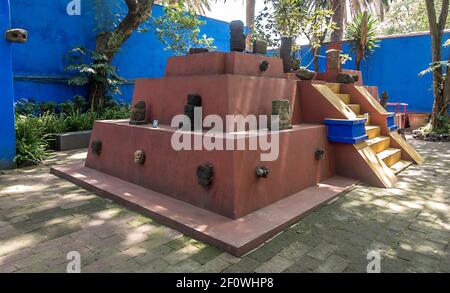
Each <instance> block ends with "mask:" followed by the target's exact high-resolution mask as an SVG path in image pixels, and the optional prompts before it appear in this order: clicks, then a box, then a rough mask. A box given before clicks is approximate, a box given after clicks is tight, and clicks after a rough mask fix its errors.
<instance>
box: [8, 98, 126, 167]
mask: <svg viewBox="0 0 450 293" xmlns="http://www.w3.org/2000/svg"><path fill="white" fill-rule="evenodd" d="M77 100H78V101H77ZM85 106H86V105H85V103H81V101H80V100H79V99H77V98H76V99H74V101H69V102H65V103H61V104H55V103H35V102H33V101H25V100H24V101H21V102H19V103H17V104H16V140H17V147H16V152H17V155H16V157H15V162H16V164H17V165H18V166H28V165H34V164H38V163H40V162H42V161H43V160H44V159H45V158H46V157H47V155H48V149H51V148H52V147H53V146H54V142H55V138H56V136H57V135H58V134H60V133H65V132H74V131H84V130H91V129H92V127H93V125H94V122H95V121H96V120H113V119H125V118H129V117H130V115H131V106H130V105H127V104H121V103H117V102H112V103H111V104H110V106H109V107H108V108H105V109H104V110H102V111H101V112H98V113H97V112H91V111H87V112H83V111H82V109H83V107H85ZM44 110H46V111H44Z"/></svg>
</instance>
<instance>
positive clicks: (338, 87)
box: [327, 83, 341, 94]
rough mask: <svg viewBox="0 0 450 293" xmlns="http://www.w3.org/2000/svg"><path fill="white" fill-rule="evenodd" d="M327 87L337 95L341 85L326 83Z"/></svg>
mask: <svg viewBox="0 0 450 293" xmlns="http://www.w3.org/2000/svg"><path fill="white" fill-rule="evenodd" d="M327 86H328V87H329V88H330V89H331V91H332V92H333V93H335V94H339V93H340V92H341V84H340V83H327Z"/></svg>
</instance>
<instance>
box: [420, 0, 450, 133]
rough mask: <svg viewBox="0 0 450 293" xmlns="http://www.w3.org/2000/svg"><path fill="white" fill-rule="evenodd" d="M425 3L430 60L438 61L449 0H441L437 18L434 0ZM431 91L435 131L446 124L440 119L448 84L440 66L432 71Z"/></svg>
mask: <svg viewBox="0 0 450 293" xmlns="http://www.w3.org/2000/svg"><path fill="white" fill-rule="evenodd" d="M425 3H426V6H427V14H428V21H429V25H430V34H431V50H432V61H433V62H439V61H441V60H442V36H443V34H444V28H445V23H446V21H447V16H448V9H449V0H443V1H442V8H441V14H440V16H439V20H438V19H437V16H436V9H435V5H434V0H426V1H425ZM433 92H434V103H433V112H432V114H431V125H432V126H433V131H437V130H441V129H444V128H446V126H447V125H446V124H445V123H447V122H446V120H445V119H442V117H441V116H443V115H447V111H448V100H449V97H448V95H449V85H448V78H447V80H446V81H445V82H444V80H443V69H442V67H439V68H436V69H435V70H434V71H433Z"/></svg>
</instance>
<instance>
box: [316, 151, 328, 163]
mask: <svg viewBox="0 0 450 293" xmlns="http://www.w3.org/2000/svg"><path fill="white" fill-rule="evenodd" d="M314 157H315V158H316V160H317V161H321V160H323V159H324V158H325V151H324V150H317V151H316V152H315V153H314Z"/></svg>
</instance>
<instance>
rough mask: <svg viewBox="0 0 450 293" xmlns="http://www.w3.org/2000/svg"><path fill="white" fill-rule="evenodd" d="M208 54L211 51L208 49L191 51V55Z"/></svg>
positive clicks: (192, 49)
mask: <svg viewBox="0 0 450 293" xmlns="http://www.w3.org/2000/svg"><path fill="white" fill-rule="evenodd" d="M208 52H209V50H208V49H207V48H190V49H189V55H193V54H201V53H208Z"/></svg>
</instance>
